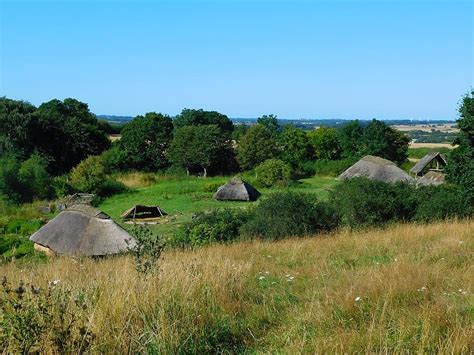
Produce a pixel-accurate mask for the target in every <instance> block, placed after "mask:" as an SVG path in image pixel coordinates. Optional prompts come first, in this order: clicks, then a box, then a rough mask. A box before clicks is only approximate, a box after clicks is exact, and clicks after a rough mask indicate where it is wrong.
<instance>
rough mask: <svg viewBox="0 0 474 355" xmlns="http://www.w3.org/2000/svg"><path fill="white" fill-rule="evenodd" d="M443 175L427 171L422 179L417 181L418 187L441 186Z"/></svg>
mask: <svg viewBox="0 0 474 355" xmlns="http://www.w3.org/2000/svg"><path fill="white" fill-rule="evenodd" d="M444 177H445V175H444V174H443V173H441V172H439V171H428V172H427V173H426V174H425V175H424V176H423V177H422V178H420V179H418V180H417V183H418V184H420V185H435V186H437V185H442V184H444Z"/></svg>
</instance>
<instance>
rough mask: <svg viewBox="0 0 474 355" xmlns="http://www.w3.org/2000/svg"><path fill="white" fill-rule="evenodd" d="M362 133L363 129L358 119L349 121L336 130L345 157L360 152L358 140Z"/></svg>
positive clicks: (359, 140) (356, 154) (357, 154)
mask: <svg viewBox="0 0 474 355" xmlns="http://www.w3.org/2000/svg"><path fill="white" fill-rule="evenodd" d="M363 133H364V129H363V127H362V126H361V124H360V122H359V120H354V121H351V122H349V123H348V124H346V125H344V126H343V127H342V128H340V129H339V130H338V138H339V144H340V146H341V149H342V155H343V156H344V157H345V158H348V157H353V156H359V155H360V154H361V152H360V142H361V139H362V135H363Z"/></svg>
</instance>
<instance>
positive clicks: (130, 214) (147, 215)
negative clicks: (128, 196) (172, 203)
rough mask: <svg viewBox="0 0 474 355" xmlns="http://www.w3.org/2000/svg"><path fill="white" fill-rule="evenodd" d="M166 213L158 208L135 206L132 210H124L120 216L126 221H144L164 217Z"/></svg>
mask: <svg viewBox="0 0 474 355" xmlns="http://www.w3.org/2000/svg"><path fill="white" fill-rule="evenodd" d="M167 214H168V213H166V212H165V211H163V210H162V209H161V208H160V206H143V205H135V206H133V207H132V208H130V209H128V210H126V211H125V212H124V213H123V214H122V218H123V219H128V220H130V219H131V220H135V219H140V220H145V219H154V218H160V217H164V216H166V215H167Z"/></svg>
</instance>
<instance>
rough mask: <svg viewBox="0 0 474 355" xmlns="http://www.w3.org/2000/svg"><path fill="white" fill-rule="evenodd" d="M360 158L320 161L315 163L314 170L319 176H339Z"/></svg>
mask: <svg viewBox="0 0 474 355" xmlns="http://www.w3.org/2000/svg"><path fill="white" fill-rule="evenodd" d="M357 160H358V158H355V157H350V158H345V159H341V160H318V161H315V162H314V163H313V169H314V171H315V173H316V175H318V176H339V175H340V174H342V173H343V172H344V171H345V170H346V169H348V168H349V167H350V166H351V165H353V164H354V163H355V162H356V161H357Z"/></svg>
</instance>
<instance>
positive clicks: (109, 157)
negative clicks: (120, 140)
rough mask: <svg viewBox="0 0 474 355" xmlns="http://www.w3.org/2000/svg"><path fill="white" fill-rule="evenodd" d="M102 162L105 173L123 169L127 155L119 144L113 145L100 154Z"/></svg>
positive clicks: (125, 165)
mask: <svg viewBox="0 0 474 355" xmlns="http://www.w3.org/2000/svg"><path fill="white" fill-rule="evenodd" d="M101 159H102V164H103V165H104V168H105V171H106V172H107V173H111V172H116V171H120V170H123V169H125V168H126V167H127V164H126V161H127V155H126V153H125V151H124V150H123V149H121V148H120V146H119V145H113V146H112V147H111V148H110V149H107V150H106V151H104V152H103V153H102V154H101Z"/></svg>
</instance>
